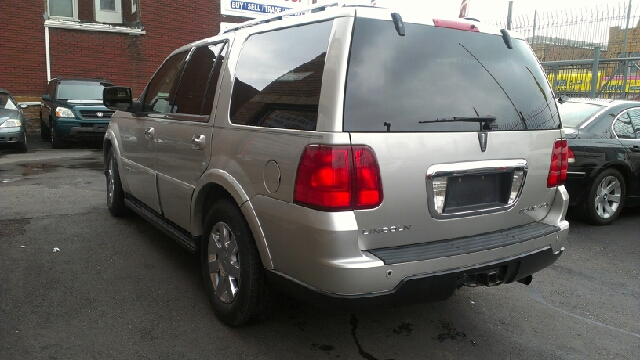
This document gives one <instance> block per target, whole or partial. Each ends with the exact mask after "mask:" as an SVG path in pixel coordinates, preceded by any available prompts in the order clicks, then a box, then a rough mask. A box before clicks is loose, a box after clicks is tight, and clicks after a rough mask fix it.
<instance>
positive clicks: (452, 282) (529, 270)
mask: <svg viewBox="0 0 640 360" xmlns="http://www.w3.org/2000/svg"><path fill="white" fill-rule="evenodd" d="M561 254H562V250H559V251H557V252H554V251H553V250H552V249H551V247H545V248H542V249H538V250H535V251H532V252H529V253H526V254H521V255H518V256H515V257H511V258H507V259H501V260H498V261H493V262H489V263H484V264H479V265H474V266H469V267H461V268H456V269H451V270H447V271H443V272H439V273H434V274H425V275H414V276H410V277H406V278H404V279H402V281H400V282H399V283H398V284H397V285H396V286H395V287H394V288H393V289H391V290H388V291H382V292H377V293H370V294H358V295H341V294H333V293H328V292H324V291H321V290H318V289H314V288H312V287H310V286H308V285H305V284H302V283H300V282H298V281H296V280H294V279H292V278H290V277H288V276H286V275H284V274H281V273H279V272H277V271H268V272H267V278H268V279H269V282H270V284H272V285H273V286H274V287H275V288H277V289H278V290H280V291H283V292H285V293H287V294H289V295H291V296H294V297H296V298H298V299H301V300H304V301H307V302H309V303H312V304H315V305H316V306H319V307H323V308H327V309H332V310H337V311H357V310H363V309H375V308H381V307H385V306H394V305H401V304H410V303H424V302H430V301H440V300H446V299H448V298H449V297H451V296H452V295H453V293H454V292H455V291H456V289H458V288H460V287H462V286H465V285H468V286H475V285H483V284H482V282H483V281H484V280H485V279H486V276H487V275H488V274H489V273H491V274H497V279H499V283H500V284H508V283H512V282H515V281H518V280H521V279H524V278H526V277H527V276H529V275H532V274H534V273H535V272H538V271H540V270H542V269H544V268H546V267H547V266H549V265H551V264H553V263H554V262H555V261H556V260H557V259H558V258H559V257H560V255H561ZM484 285H498V284H497V283H486V284H484Z"/></svg>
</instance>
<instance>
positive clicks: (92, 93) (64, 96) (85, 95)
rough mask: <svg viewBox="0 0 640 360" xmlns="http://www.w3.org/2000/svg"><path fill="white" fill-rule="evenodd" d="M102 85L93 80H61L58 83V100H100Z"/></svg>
mask: <svg viewBox="0 0 640 360" xmlns="http://www.w3.org/2000/svg"><path fill="white" fill-rule="evenodd" d="M102 89H104V85H102V84H101V83H98V82H95V83H92V82H86V81H83V82H80V81H78V82H63V83H60V85H58V97H57V98H58V100H97V101H102Z"/></svg>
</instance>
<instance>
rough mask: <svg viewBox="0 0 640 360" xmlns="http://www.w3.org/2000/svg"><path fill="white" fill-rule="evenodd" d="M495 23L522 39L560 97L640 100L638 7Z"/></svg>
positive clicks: (620, 6) (610, 6) (622, 4)
mask: <svg viewBox="0 0 640 360" xmlns="http://www.w3.org/2000/svg"><path fill="white" fill-rule="evenodd" d="M636 2H637V4H634V3H633V2H632V1H627V2H620V3H617V4H606V5H600V6H596V7H594V8H589V9H587V8H585V9H569V10H563V11H555V12H540V13H538V12H535V13H533V14H532V15H530V16H526V15H525V16H517V17H514V18H513V19H511V22H510V24H507V22H506V21H505V22H498V23H496V25H497V26H500V27H501V28H510V29H511V30H512V31H515V32H518V33H520V34H522V35H523V36H524V37H525V38H526V39H527V42H528V43H529V45H530V46H531V48H532V49H533V51H534V52H535V54H536V56H537V57H538V59H539V60H540V62H541V63H542V66H543V67H544V69H545V71H546V72H547V76H548V79H549V82H550V83H551V85H552V87H553V89H554V91H555V92H556V94H558V95H567V96H572V97H600V98H628V99H636V100H640V63H639V61H640V1H638V0H636Z"/></svg>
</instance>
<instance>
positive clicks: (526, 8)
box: [377, 0, 640, 20]
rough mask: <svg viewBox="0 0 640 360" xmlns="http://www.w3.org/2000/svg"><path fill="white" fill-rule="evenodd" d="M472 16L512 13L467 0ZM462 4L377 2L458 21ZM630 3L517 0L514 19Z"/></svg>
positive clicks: (498, 3)
mask: <svg viewBox="0 0 640 360" xmlns="http://www.w3.org/2000/svg"><path fill="white" fill-rule="evenodd" d="M468 1H469V16H470V17H475V18H478V19H479V20H496V19H506V18H507V13H508V9H509V1H508V0H468ZM461 2H462V0H436V1H434V0H377V4H378V6H383V7H389V8H391V7H393V8H397V9H398V10H399V11H402V9H406V10H407V11H409V10H410V11H417V10H418V11H419V10H421V9H425V10H428V11H429V12H432V13H434V15H436V16H442V17H457V16H458V13H459V11H460V4H461ZM628 3H629V0H514V1H513V16H514V17H515V16H518V15H530V16H531V17H533V13H534V11H538V13H543V12H549V11H555V10H562V9H577V8H595V7H596V6H598V7H601V6H606V5H620V6H624V5H626V4H628ZM632 6H633V7H637V6H640V0H632Z"/></svg>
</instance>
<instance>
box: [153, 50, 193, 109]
mask: <svg viewBox="0 0 640 360" xmlns="http://www.w3.org/2000/svg"><path fill="white" fill-rule="evenodd" d="M186 56H187V52H182V53H179V54H175V55H173V56H172V57H170V58H168V59H167V60H166V61H165V62H164V64H162V66H161V67H160V69H158V71H157V72H156V74H155V75H154V76H153V79H151V81H150V82H149V85H148V86H147V92H146V95H145V98H144V104H143V107H142V111H144V112H156V113H169V112H171V106H172V105H173V102H174V98H175V96H174V94H175V89H176V85H177V80H178V79H177V76H178V75H179V73H180V70H181V69H182V62H183V61H184V59H185V57H186Z"/></svg>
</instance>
